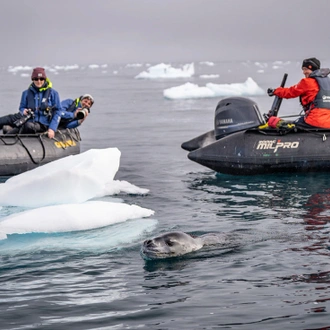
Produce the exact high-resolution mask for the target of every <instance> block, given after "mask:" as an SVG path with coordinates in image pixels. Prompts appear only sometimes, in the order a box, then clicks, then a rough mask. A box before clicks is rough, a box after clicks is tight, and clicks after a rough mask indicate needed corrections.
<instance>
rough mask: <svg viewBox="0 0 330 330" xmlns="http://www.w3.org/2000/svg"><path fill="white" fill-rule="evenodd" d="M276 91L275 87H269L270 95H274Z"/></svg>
mask: <svg viewBox="0 0 330 330" xmlns="http://www.w3.org/2000/svg"><path fill="white" fill-rule="evenodd" d="M274 92H275V89H273V88H268V89H267V93H268V95H269V96H274Z"/></svg>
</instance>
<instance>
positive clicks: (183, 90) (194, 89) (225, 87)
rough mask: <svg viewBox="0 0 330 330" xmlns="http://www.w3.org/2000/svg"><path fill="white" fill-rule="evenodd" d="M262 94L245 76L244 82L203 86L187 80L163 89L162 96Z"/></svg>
mask: <svg viewBox="0 0 330 330" xmlns="http://www.w3.org/2000/svg"><path fill="white" fill-rule="evenodd" d="M264 94H265V91H264V90H263V89H262V88H261V87H259V86H258V84H257V83H256V82H255V81H254V80H253V79H252V78H251V77H249V78H247V80H246V81H245V82H244V83H233V84H213V83H207V84H206V85H205V86H203V87H199V86H198V85H197V84H192V83H189V82H188V83H186V84H184V85H181V86H177V87H172V88H168V89H165V90H164V91H163V95H164V97H165V98H167V99H172V100H177V99H196V98H209V97H224V96H257V95H264Z"/></svg>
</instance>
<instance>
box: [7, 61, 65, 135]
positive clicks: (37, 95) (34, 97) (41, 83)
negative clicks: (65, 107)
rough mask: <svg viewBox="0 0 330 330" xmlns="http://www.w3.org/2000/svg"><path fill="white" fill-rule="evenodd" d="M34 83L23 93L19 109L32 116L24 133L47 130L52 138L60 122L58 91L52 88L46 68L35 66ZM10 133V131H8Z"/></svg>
mask: <svg viewBox="0 0 330 330" xmlns="http://www.w3.org/2000/svg"><path fill="white" fill-rule="evenodd" d="M31 79H32V84H31V85H30V86H29V88H28V89H27V90H25V91H24V92H23V93H22V98H21V103H20V106H19V111H20V113H21V114H22V115H23V116H28V115H29V114H31V118H30V119H29V120H28V121H27V122H26V123H25V124H24V125H23V130H22V133H38V132H44V131H47V133H48V137H49V138H50V139H52V138H53V137H54V136H55V132H56V130H57V127H58V125H59V122H60V119H61V117H60V111H61V101H60V97H59V94H58V92H57V91H56V90H55V89H53V88H52V83H51V81H50V80H49V79H48V78H47V76H46V72H45V69H44V68H40V67H38V68H34V69H33V71H32V75H31ZM8 133H10V132H8Z"/></svg>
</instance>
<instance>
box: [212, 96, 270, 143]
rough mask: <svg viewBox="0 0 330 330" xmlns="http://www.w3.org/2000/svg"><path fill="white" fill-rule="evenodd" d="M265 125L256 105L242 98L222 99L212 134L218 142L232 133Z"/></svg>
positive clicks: (216, 110)
mask: <svg viewBox="0 0 330 330" xmlns="http://www.w3.org/2000/svg"><path fill="white" fill-rule="evenodd" d="M263 124H265V120H264V118H263V116H262V115H261V114H260V111H259V108H258V106H257V104H256V103H255V102H253V101H251V100H250V99H247V98H244V97H227V98H224V99H222V100H221V101H220V102H219V103H218V105H217V107H216V109H215V117H214V134H215V138H216V139H217V140H218V139H220V138H222V137H224V136H226V135H229V134H231V133H234V132H238V131H242V130H245V129H248V128H253V127H258V126H259V125H263Z"/></svg>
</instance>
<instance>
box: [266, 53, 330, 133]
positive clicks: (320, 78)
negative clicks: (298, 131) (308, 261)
mask: <svg viewBox="0 0 330 330" xmlns="http://www.w3.org/2000/svg"><path fill="white" fill-rule="evenodd" d="M320 66H321V62H320V61H319V60H318V59H317V58H315V57H311V58H307V59H305V60H303V63H302V71H303V74H304V76H305V78H303V79H301V80H300V81H299V83H298V84H296V85H294V86H291V87H288V88H285V87H278V88H276V89H271V88H269V89H268V90H267V92H268V95H269V96H273V95H276V96H278V97H280V98H285V99H290V98H295V97H298V96H299V98H300V103H301V105H302V107H303V109H304V111H305V115H304V116H303V117H301V118H299V119H298V120H297V121H296V122H295V123H297V124H299V123H300V124H302V123H304V124H308V125H310V126H314V127H320V128H330V78H329V77H328V75H329V73H330V69H326V68H324V69H320Z"/></svg>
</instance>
